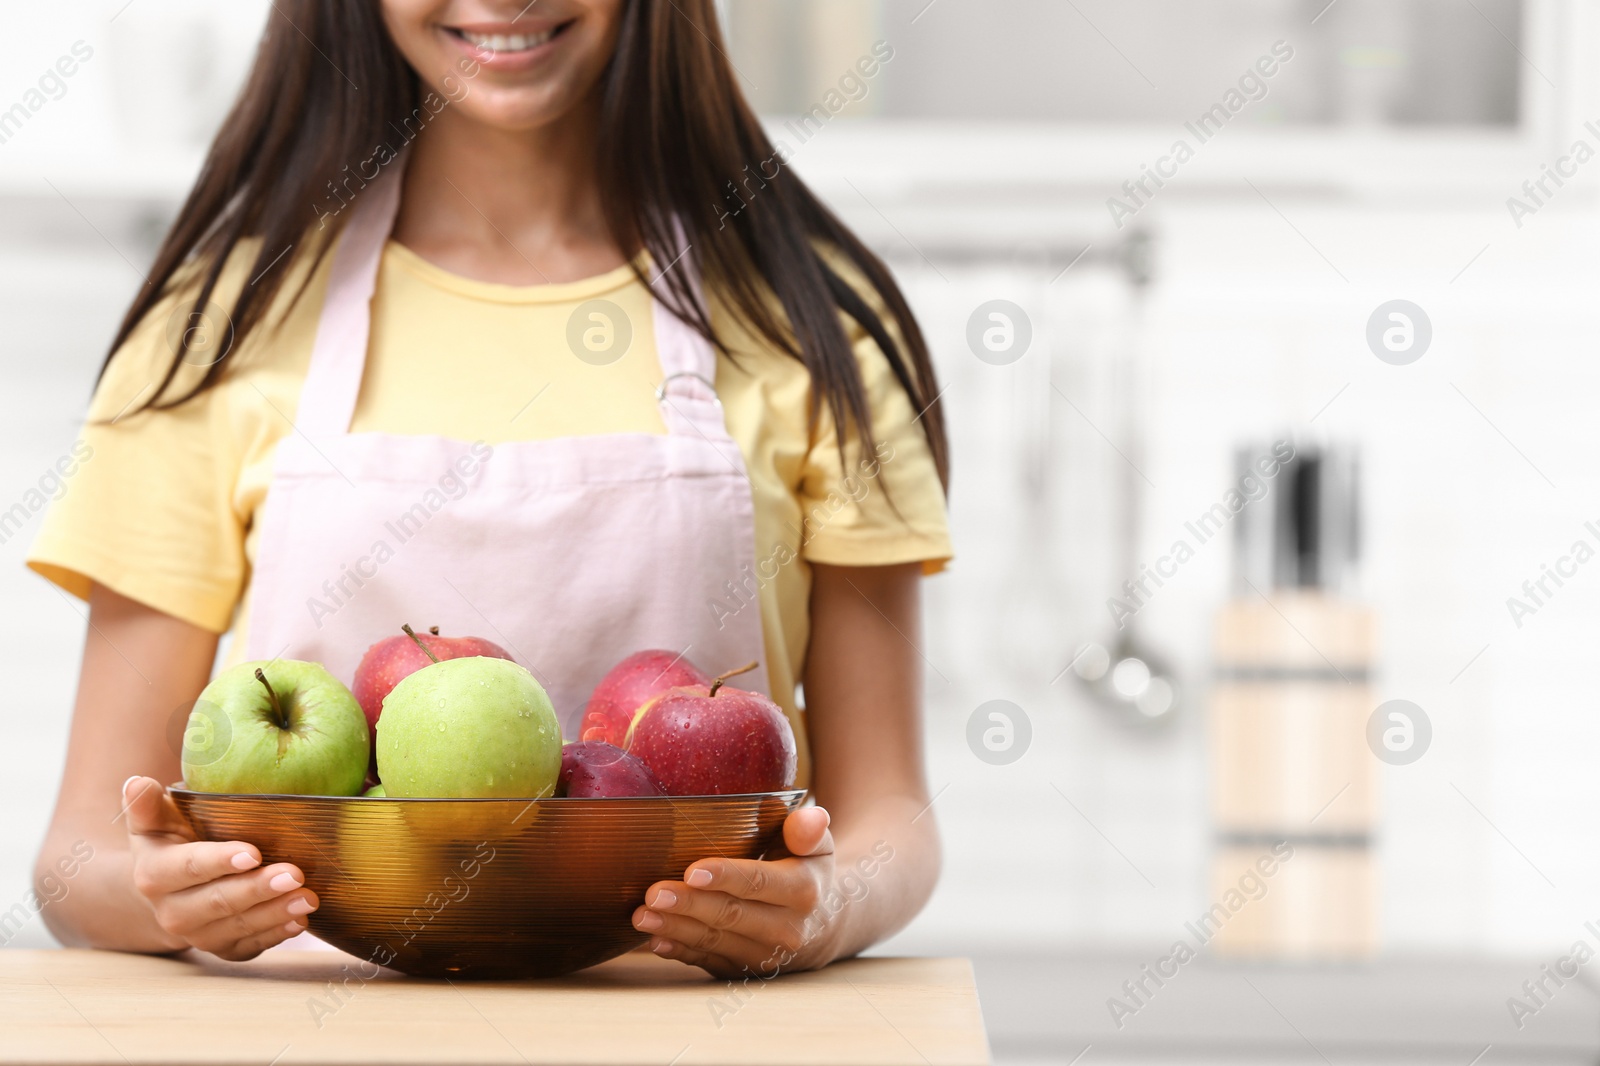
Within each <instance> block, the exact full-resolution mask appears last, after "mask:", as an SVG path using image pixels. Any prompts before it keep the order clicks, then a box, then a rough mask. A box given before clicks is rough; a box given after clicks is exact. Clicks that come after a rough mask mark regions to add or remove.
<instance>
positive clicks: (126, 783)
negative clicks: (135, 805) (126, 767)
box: [122, 774, 140, 800]
mask: <svg viewBox="0 0 1600 1066" xmlns="http://www.w3.org/2000/svg"><path fill="white" fill-rule="evenodd" d="M139 777H140V775H139V774H130V775H128V779H127V780H126V781H124V782H123V783H122V798H123V799H124V800H126V799H127V798H128V786H129V785H131V784H133V783H134V782H135V781H137V780H139Z"/></svg>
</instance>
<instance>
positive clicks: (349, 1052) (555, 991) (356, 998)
mask: <svg viewBox="0 0 1600 1066" xmlns="http://www.w3.org/2000/svg"><path fill="white" fill-rule="evenodd" d="M988 1061H989V1054H988V1045H987V1041H986V1039H985V1036H984V1031H983V1019H982V1016H981V1015H980V1014H979V1012H978V997H977V991H976V989H975V987H974V985H973V979H972V967H971V965H970V963H968V962H967V960H965V959H911V958H869V959H855V960H852V961H849V962H842V963H836V964H834V965H833V966H830V967H827V968H826V969H824V970H820V971H818V972H816V973H805V974H793V975H785V976H783V977H780V978H778V979H776V980H773V981H768V982H757V981H751V982H750V984H749V986H748V987H743V986H740V985H738V984H730V983H729V982H726V981H717V980H714V979H712V978H710V977H708V976H706V975H705V974H704V973H703V972H702V971H700V970H696V969H691V968H690V967H687V966H684V965H682V964H680V963H674V962H668V961H666V960H664V959H658V958H656V957H655V956H653V955H650V954H648V953H644V952H633V953H632V954H629V955H625V956H623V957H622V958H619V959H614V960H612V961H611V962H608V963H604V964H602V965H600V966H596V967H594V968H593V969H590V970H585V971H583V972H581V973H578V974H574V975H572V976H570V977H564V978H557V979H552V980H546V981H529V982H460V981H458V982H450V981H426V980H418V979H415V978H409V977H405V976H403V975H401V974H397V973H393V972H391V971H388V970H382V971H377V970H376V968H374V967H370V966H369V967H365V968H363V964H362V963H361V961H360V960H358V959H355V958H354V957H352V956H350V955H346V954H344V953H342V952H334V951H285V950H278V951H272V952H268V953H267V954H266V955H263V956H262V957H261V958H258V959H256V960H254V961H252V962H247V963H227V962H222V961H220V960H217V959H214V958H211V957H210V956H202V955H199V954H197V953H191V954H190V955H189V956H185V957H181V958H154V957H149V956H141V955H122V954H117V953H114V952H101V951H78V950H61V951H0V1064H10V1063H70V1064H74V1066H77V1064H94V1066H102V1064H107V1066H127V1064H137V1063H162V1064H173V1066H182V1064H188V1063H208V1064H210V1063H215V1064H249V1066H269V1064H270V1066H306V1064H311V1063H327V1064H344V1063H409V1064H420V1063H490V1064H501V1063H505V1064H515V1066H523V1064H529V1066H531V1064H535V1063H539V1064H543V1063H589V1064H608V1066H628V1064H635V1063H637V1064H648V1066H691V1064H696V1063H737V1064H741V1066H744V1064H750V1063H785V1064H787V1063H794V1064H800V1063H827V1064H829V1066H834V1064H841V1066H844V1064H853V1063H859V1064H869V1063H870V1064H878V1063H884V1064H888V1063H907V1064H916V1066H923V1064H927V1066H945V1064H950V1066H955V1064H963V1066H964V1064H969V1063H987V1062H988Z"/></svg>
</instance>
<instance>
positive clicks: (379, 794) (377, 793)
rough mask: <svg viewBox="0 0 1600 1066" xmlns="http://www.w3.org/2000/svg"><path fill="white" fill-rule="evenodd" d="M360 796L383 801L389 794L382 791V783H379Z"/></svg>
mask: <svg viewBox="0 0 1600 1066" xmlns="http://www.w3.org/2000/svg"><path fill="white" fill-rule="evenodd" d="M361 794H362V795H363V796H367V797H369V798H371V799H383V798H384V797H385V796H387V795H388V794H389V793H388V792H387V791H386V790H385V789H384V787H383V784H382V782H379V783H378V784H376V785H373V786H372V787H371V788H369V789H367V790H366V791H365V792H363V793H361Z"/></svg>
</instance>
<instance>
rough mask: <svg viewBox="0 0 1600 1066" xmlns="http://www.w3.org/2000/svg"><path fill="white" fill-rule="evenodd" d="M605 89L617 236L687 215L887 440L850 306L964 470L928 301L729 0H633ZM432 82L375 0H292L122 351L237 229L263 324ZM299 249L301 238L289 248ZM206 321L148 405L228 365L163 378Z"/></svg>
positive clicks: (740, 309)
mask: <svg viewBox="0 0 1600 1066" xmlns="http://www.w3.org/2000/svg"><path fill="white" fill-rule="evenodd" d="M601 93H602V101H601V128H600V130H599V135H598V159H597V163H598V173H599V175H600V181H601V183H602V189H601V192H602V197H601V202H602V205H603V210H604V212H605V214H606V219H607V224H608V225H609V227H610V231H611V236H612V238H613V239H614V240H615V242H616V244H617V246H618V247H619V248H621V249H622V250H623V251H625V252H627V253H630V254H631V253H633V252H635V251H637V250H640V249H643V250H645V251H647V252H649V254H650V257H651V259H652V260H653V261H654V262H656V263H660V264H663V265H664V264H669V263H672V262H673V261H674V260H675V259H677V257H678V256H679V255H680V253H681V252H682V250H683V249H682V245H681V242H680V239H679V238H678V236H677V233H676V231H675V229H674V224H673V220H674V219H676V220H677V223H678V225H681V226H682V229H683V236H684V237H685V238H686V239H687V240H688V242H689V245H690V247H691V248H692V251H693V254H694V256H695V257H696V261H697V263H698V264H699V266H700V269H701V271H702V272H703V273H704V275H705V277H706V278H707V280H708V283H709V284H711V285H713V286H716V287H717V289H718V292H719V293H720V294H721V295H722V296H723V297H724V298H725V299H726V301H727V303H728V305H729V307H730V308H731V309H732V310H733V311H734V313H735V314H736V315H738V316H739V317H740V318H742V319H744V320H745V322H746V323H747V324H748V325H750V326H751V327H753V328H754V329H755V330H756V332H757V333H758V334H759V335H760V336H761V337H762V338H763V339H765V340H766V341H767V342H769V343H771V344H772V345H774V346H775V347H777V348H779V349H780V350H782V351H784V352H787V353H788V354H789V355H791V356H793V357H794V358H796V359H798V360H800V361H801V362H802V363H803V364H804V365H805V367H806V369H807V371H809V373H810V375H811V380H812V384H813V388H812V390H811V391H812V409H811V412H810V414H811V417H812V418H813V420H814V419H815V418H816V417H817V415H818V414H819V412H820V409H821V404H823V403H826V404H827V405H828V407H829V409H830V411H831V413H832V414H833V417H834V422H835V425H836V429H837V434H838V440H839V444H840V447H841V450H842V449H843V447H844V445H845V443H846V439H847V435H848V434H849V433H851V432H854V433H855V434H856V435H857V437H858V439H859V440H860V441H861V442H862V444H863V445H864V446H865V447H866V448H868V449H870V448H871V447H872V446H873V444H874V437H873V429H872V419H871V411H870V409H869V407H868V402H867V397H866V391H865V388H864V387H863V383H862V378H861V371H860V367H859V365H858V364H857V362H856V359H855V355H854V353H853V352H852V350H851V348H850V345H849V341H848V338H847V336H846V334H845V331H844V328H843V325H842V323H841V322H840V319H839V312H841V311H843V312H844V314H846V315H848V316H850V317H851V318H852V319H854V320H855V321H856V322H857V323H858V324H859V325H860V326H861V328H862V329H864V330H865V331H866V332H867V333H868V334H869V335H870V336H871V337H872V338H873V340H875V341H876V342H877V344H878V346H879V347H880V348H881V349H882V350H883V353H884V354H885V355H886V356H887V357H888V360H889V366H890V368H891V369H892V370H893V372H894V376H895V378H896V379H897V380H898V381H899V383H900V385H901V387H902V388H904V389H905V391H906V393H907V395H908V396H909V397H910V399H911V402H912V405H913V407H914V408H915V409H916V410H917V412H918V413H919V416H920V422H921V424H922V427H923V431H924V433H925V434H926V435H927V439H928V444H929V447H930V449H931V451H932V454H933V459H934V463H935V465H936V466H937V468H938V471H939V477H940V479H941V481H942V482H944V483H946V484H948V478H949V459H948V446H947V444H946V440H945V432H944V419H943V416H942V412H941V410H940V407H939V404H938V397H939V391H938V387H937V385H936V383H935V380H934V373H933V366H932V364H931V362H930V361H929V358H928V347H927V343H926V342H925V341H924V339H923V337H922V333H921V331H920V330H919V329H918V328H917V323H916V320H915V319H914V318H913V317H912V314H911V309H910V308H909V307H908V306H907V304H906V301H905V297H904V296H903V295H902V294H901V292H900V289H899V287H898V286H897V285H896V284H895V282H894V279H893V278H892V277H891V275H890V273H889V271H888V269H887V268H886V267H885V266H884V265H883V263H882V262H881V261H880V260H879V259H878V258H877V257H876V256H875V255H873V254H872V252H871V251H869V250H868V249H867V248H866V246H865V245H863V244H862V243H861V242H860V241H859V240H858V239H857V238H856V237H855V235H854V234H852V233H851V232H850V231H849V230H848V229H846V228H845V226H844V225H843V223H841V222H840V221H839V219H838V218H837V217H836V216H835V215H834V214H833V213H832V212H831V211H829V210H828V208H827V207H825V206H823V204H822V202H821V201H820V200H818V199H817V197H816V196H815V195H814V194H813V193H812V192H811V190H810V189H808V188H806V186H805V184H804V183H803V182H801V181H800V179H799V178H798V177H796V176H795V175H794V173H793V172H792V171H791V170H790V169H789V168H788V167H787V166H786V165H783V163H782V160H781V158H780V156H779V154H778V151H777V150H776V149H775V148H774V146H773V144H772V143H771V141H770V140H769V139H768V138H767V136H766V134H765V132H764V131H763V130H762V128H761V124H760V123H759V122H758V121H757V120H756V117H755V114H754V112H753V111H752V110H751V109H750V106H749V104H748V103H747V102H746V101H745V99H744V96H743V94H742V93H741V92H740V91H739V87H738V85H737V84H736V83H735V82H734V79H733V76H732V71H731V68H730V64H729V63H728V61H727V59H726V58H725V55H724V53H723V45H722V44H721V34H720V30H719V28H718V25H717V19H716V12H715V8H714V6H713V0H627V3H626V7H625V11H624V13H623V15H622V25H621V27H620V32H619V36H618V40H617V46H616V53H615V55H614V56H613V57H612V59H611V62H610V65H609V67H608V68H607V71H606V73H605V74H604V76H603V79H602V83H601ZM428 97H429V90H427V89H426V88H425V87H423V86H422V85H421V84H420V82H419V79H418V78H417V76H416V74H415V72H414V71H413V70H412V69H411V67H410V66H409V65H408V64H407V63H406V61H405V59H404V57H402V56H401V54H400V52H399V51H398V50H397V49H396V48H395V46H394V44H393V42H392V41H391V40H390V38H389V34H388V31H387V29H386V28H385V27H384V25H383V20H382V16H381V13H380V11H379V8H378V0H359V2H352V0H277V2H276V3H274V4H273V5H272V11H271V15H270V16H269V21H268V24H267V29H266V32H265V34H264V35H263V37H262V41H261V47H260V49H259V51H258V52H257V55H256V61H255V66H254V68H253V69H252V70H251V72H250V77H249V80H248V81H247V83H246V85H245V88H244V91H243V93H242V94H241V95H240V97H239V99H238V101H237V102H236V103H235V104H234V106H233V110H232V112H231V114H230V115H229V116H228V118H227V120H226V121H225V122H224V123H223V126H222V131H221V132H220V133H219V134H218V135H217V138H216V141H215V142H214V143H213V144H212V146H211V150H210V153H209V154H208V155H207V157H206V161H205V165H204V166H203V168H202V169H201V172H200V177H199V180H198V181H197V182H196V183H195V187H194V189H193V190H192V191H191V192H190V193H189V197H188V199H187V200H186V201H185V202H184V205H183V207H182V209H181V210H180V211H179V213H178V217H177V220H176V222H174V223H173V226H172V229H171V231H170V232H169V233H168V234H167V237H166V240H165V241H164V242H163V244H162V246H161V249H160V251H159V252H158V253H157V255H156V260H155V264H154V266H153V267H152V268H151V270H150V283H149V285H148V286H146V287H145V288H143V289H141V290H140V292H139V295H138V297H137V298H136V299H135V300H134V301H133V306H132V307H130V308H129V309H128V313H127V315H126V316H125V317H124V318H123V320H122V325H121V326H120V328H119V329H118V330H117V336H116V340H115V341H113V342H112V346H111V351H112V352H115V351H116V350H117V348H119V347H120V346H121V345H122V343H123V342H124V341H126V340H127V338H128V336H129V334H130V333H132V331H133V329H134V327H135V326H137V325H138V323H139V322H140V321H141V320H142V319H143V318H144V317H145V316H146V315H147V314H149V313H150V311H151V310H152V309H153V308H155V307H156V306H157V304H158V303H159V302H160V301H161V299H162V296H163V294H164V293H165V292H166V291H167V289H168V287H169V285H170V284H171V283H172V282H173V281H174V279H175V277H178V276H181V275H182V272H184V271H185V269H186V267H187V266H188V265H190V264H194V265H195V267H196V268H197V269H198V274H197V275H196V277H197V280H198V283H199V285H198V290H197V291H196V294H195V299H194V304H193V313H194V314H200V313H202V311H203V309H204V308H205V307H206V306H207V304H208V302H209V301H210V299H211V296H212V294H213V292H214V291H215V289H216V286H217V283H218V279H219V278H220V277H221V275H222V271H223V268H224V266H225V265H226V263H227V260H228V258H229V256H230V254H231V253H232V252H233V251H234V249H235V247H236V246H237V245H238V243H239V241H240V240H241V239H244V238H247V237H259V238H261V244H260V251H259V252H258V253H257V255H256V259H255V263H254V264H253V265H252V266H251V268H250V271H249V274H248V275H247V276H248V277H250V278H252V279H254V280H253V281H252V282H251V283H250V284H249V285H247V286H245V287H244V288H243V289H242V291H241V292H240V293H239V295H238V297H237V298H236V300H235V301H234V304H233V307H232V308H231V310H230V311H229V312H228V317H229V319H230V320H231V325H230V334H229V336H228V337H227V338H226V344H227V345H230V346H237V345H238V344H239V343H240V342H241V341H242V340H243V339H244V337H245V336H247V335H248V334H249V333H250V332H251V331H252V330H254V329H255V328H257V327H258V326H260V325H261V324H262V323H263V320H264V319H265V317H266V315H267V312H268V309H269V308H270V307H272V305H273V300H274V297H275V296H276V295H277V294H278V292H279V290H280V289H281V288H282V287H283V284H284V282H285V280H286V278H287V277H288V276H289V273H290V270H291V265H292V263H293V262H295V261H296V260H298V259H299V258H300V257H301V256H303V255H310V256H312V257H313V258H312V259H311V265H312V266H313V267H314V266H315V265H316V263H317V262H319V261H320V260H321V257H322V256H323V255H325V254H326V253H327V251H328V249H329V246H330V244H331V241H330V240H328V239H318V240H316V241H314V242H312V241H308V240H307V238H308V237H311V236H312V235H313V234H314V233H315V232H316V231H318V230H320V229H321V228H322V227H323V225H324V224H327V225H328V226H329V231H328V233H327V234H318V236H320V237H323V238H326V237H328V236H331V235H332V234H333V233H336V232H337V229H336V228H333V227H337V226H339V225H340V224H341V223H342V222H343V220H344V219H345V217H347V216H346V215H345V214H344V213H342V212H341V213H334V212H332V211H329V210H328V209H327V208H326V207H322V206H316V207H312V206H310V205H326V204H329V203H330V202H331V203H332V204H333V205H334V206H337V204H338V201H333V200H331V199H330V196H329V190H330V189H336V188H340V187H342V188H346V189H348V188H350V184H349V183H350V181H351V172H352V169H355V168H358V166H359V164H360V162H361V161H363V160H365V161H368V163H370V161H371V160H372V158H373V154H374V145H386V144H387V145H394V144H396V143H397V142H398V141H401V140H409V135H408V133H409V131H411V130H414V129H415V127H416V125H417V124H416V123H415V122H414V121H412V120H413V119H416V118H422V119H423V120H424V121H425V111H424V110H422V109H423V108H424V107H425V106H426V104H427V103H428ZM434 100H435V102H437V97H434ZM367 176H368V177H371V175H370V174H368V175H367ZM357 180H358V182H359V179H357ZM330 183H332V184H330ZM730 191H731V192H735V193H737V194H738V198H737V199H735V198H733V197H730V196H729V193H730ZM746 201H748V203H747V205H746V206H744V207H743V208H742V209H738V210H734V209H735V208H739V207H740V205H741V204H744V203H745V202H746ZM329 216H331V218H330V217H329ZM308 244H310V245H311V247H309V248H307V247H306V246H307V245H308ZM830 247H831V248H832V249H835V250H836V251H837V253H838V254H841V255H842V256H843V257H844V259H845V260H846V261H848V263H849V264H851V265H852V266H853V268H854V269H855V270H857V271H859V272H860V274H861V275H862V277H864V278H865V279H866V281H867V283H868V284H869V285H870V286H871V287H872V289H873V290H875V291H876V293H877V295H878V297H879V299H880V300H881V301H882V303H883V306H884V307H886V308H887V309H888V311H889V313H890V315H891V316H892V317H893V320H894V323H895V325H896V326H897V327H898V329H899V333H900V336H901V338H902V340H903V343H899V344H897V343H896V342H895V340H894V339H893V337H892V336H891V334H890V332H889V330H888V329H887V328H886V327H885V325H884V322H883V321H882V319H881V318H880V317H879V316H878V314H876V313H875V312H874V310H873V309H872V307H871V306H870V304H869V303H868V302H867V300H865V299H863V297H862V295H861V294H860V293H859V292H858V291H857V290H856V289H855V288H853V287H852V286H851V285H850V284H849V283H848V282H846V280H845V279H844V278H843V277H841V275H840V274H839V273H838V272H837V271H835V270H834V269H833V268H832V267H831V266H830V264H829V262H828V260H827V259H826V258H825V257H824V254H823V252H822V250H823V249H827V248H830ZM290 248H295V249H297V250H298V251H297V254H296V255H288V254H286V252H287V250H288V249H290ZM635 269H636V270H637V269H638V267H637V266H636V267H635ZM306 276H307V277H309V276H310V271H307V273H306ZM664 281H665V284H664V285H658V286H657V295H658V297H660V298H661V299H662V301H663V302H664V303H665V304H666V305H667V306H668V307H669V308H670V309H671V310H672V312H673V313H674V314H676V315H677V316H678V317H679V318H682V319H683V320H684V321H685V322H687V323H689V324H690V325H692V326H693V327H694V328H695V329H697V330H698V331H699V332H700V333H701V334H703V335H704V336H705V337H706V338H707V339H709V340H710V341H711V342H712V343H713V344H717V345H718V346H719V347H722V345H721V342H720V339H719V338H718V337H717V336H716V333H715V331H714V330H713V329H712V326H711V319H710V314H709V310H708V308H707V307H706V306H705V304H704V302H703V301H700V300H697V299H695V297H694V295H693V294H692V292H691V291H690V287H689V284H688V282H687V279H686V277H685V274H684V272H683V271H668V272H667V273H666V275H665V278H664ZM662 289H665V290H666V291H665V292H662V291H660V290H662ZM772 295H775V296H776V297H777V304H778V307H779V308H781V315H780V314H778V313H775V311H774V309H773V307H772V304H771V302H770V297H771V296H772ZM293 296H294V298H298V296H299V293H298V292H296V293H294V294H293ZM191 321H192V319H191ZM189 337H190V334H189V332H188V331H183V332H182V335H181V341H180V343H179V345H178V346H177V347H178V350H177V351H175V352H174V354H173V359H172V363H171V365H170V366H169V367H168V368H167V371H166V375H165V378H164V380H163V381H162V382H161V384H160V388H158V389H157V390H156V391H155V392H154V393H153V394H152V397H151V399H149V400H148V401H146V403H145V404H144V405H143V406H145V407H154V408H167V407H173V406H176V405H178V404H180V403H182V402H184V401H185V400H188V399H190V398H191V397H193V396H195V395H197V394H198V393H200V392H203V391H204V390H206V389H208V388H210V387H211V386H212V385H214V384H216V382H217V381H218V379H219V378H220V377H221V375H222V373H223V371H224V367H225V364H226V360H225V359H215V360H213V361H211V362H210V363H209V365H207V366H206V368H205V372H204V375H203V376H201V377H200V378H199V380H198V381H197V382H194V383H193V384H192V386H191V387H190V388H189V389H188V390H187V391H184V392H182V393H181V395H173V396H167V395H166V394H167V392H168V390H169V389H170V388H171V387H172V385H173V382H174V381H175V380H176V378H177V375H178V372H179V370H180V365H181V364H182V363H183V362H184V360H185V356H186V355H187V354H188V350H189V348H188V346H189ZM110 358H111V357H110V355H109V354H108V355H107V363H108V364H109V361H110ZM101 372H102V374H103V373H104V369H103V368H102V371H101Z"/></svg>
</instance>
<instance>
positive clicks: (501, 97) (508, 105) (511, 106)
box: [451, 89, 576, 133]
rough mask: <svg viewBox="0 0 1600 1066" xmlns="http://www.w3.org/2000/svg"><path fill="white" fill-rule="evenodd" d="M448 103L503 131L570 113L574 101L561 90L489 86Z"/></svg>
mask: <svg viewBox="0 0 1600 1066" xmlns="http://www.w3.org/2000/svg"><path fill="white" fill-rule="evenodd" d="M451 106H452V107H454V108H455V109H456V110H457V112H458V113H459V114H460V115H461V117H462V118H464V119H467V120H468V121H470V122H472V123H474V124H475V125H478V126H484V127H487V128H489V129H493V130H502V131H504V132H506V133H528V132H530V131H532V130H537V129H540V128H542V127H544V126H549V125H551V124H553V123H555V122H557V121H559V120H560V119H562V118H563V117H565V116H567V115H569V114H571V113H572V111H573V109H574V107H575V106H576V104H575V102H574V101H571V100H568V99H566V98H565V94H564V93H552V92H549V91H542V90H527V89H514V90H509V91H500V90H494V89H490V90H488V91H482V90H479V91H475V92H473V93H471V94H469V95H468V96H467V98H466V99H464V100H462V101H461V102H460V103H458V104H452V105H451Z"/></svg>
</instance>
